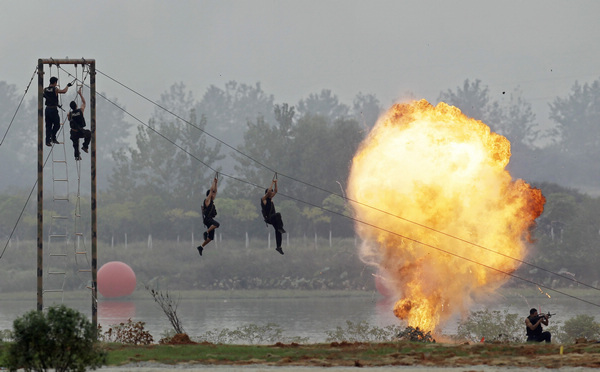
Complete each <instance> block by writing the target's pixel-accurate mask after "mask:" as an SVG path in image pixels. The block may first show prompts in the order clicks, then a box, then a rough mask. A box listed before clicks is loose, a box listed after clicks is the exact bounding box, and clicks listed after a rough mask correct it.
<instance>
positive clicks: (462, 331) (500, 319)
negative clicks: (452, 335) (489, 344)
mask: <svg viewBox="0 0 600 372" xmlns="http://www.w3.org/2000/svg"><path fill="white" fill-rule="evenodd" d="M524 319H525V318H524V317H519V315H518V314H509V313H508V311H507V310H504V311H503V312H502V313H501V312H500V311H498V310H493V311H489V310H488V309H485V310H480V311H475V312H471V313H470V315H469V317H468V318H467V319H466V320H464V321H462V322H460V324H459V325H458V331H457V336H458V337H460V338H463V339H466V340H469V341H479V340H481V339H482V338H485V340H486V341H501V342H519V341H525V334H526V331H525V320H524Z"/></svg>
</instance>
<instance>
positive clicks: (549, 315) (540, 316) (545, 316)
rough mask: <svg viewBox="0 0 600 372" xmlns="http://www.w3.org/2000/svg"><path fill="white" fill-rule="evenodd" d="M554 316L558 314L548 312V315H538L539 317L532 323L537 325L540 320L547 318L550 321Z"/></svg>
mask: <svg viewBox="0 0 600 372" xmlns="http://www.w3.org/2000/svg"><path fill="white" fill-rule="evenodd" d="M552 315H556V313H554V314H550V312H549V311H548V313H547V314H544V313H542V314H538V316H537V317H535V318H533V320H532V321H531V322H532V323H537V321H538V320H540V318H546V319H550V317H552Z"/></svg>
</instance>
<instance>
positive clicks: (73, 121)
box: [67, 87, 92, 160]
mask: <svg viewBox="0 0 600 372" xmlns="http://www.w3.org/2000/svg"><path fill="white" fill-rule="evenodd" d="M81 88H82V87H80V88H79V90H78V91H77V94H79V97H81V107H80V108H77V102H75V101H71V103H70V104H69V106H71V111H70V112H69V114H68V116H67V117H68V118H69V124H70V125H71V141H72V142H73V149H74V150H75V160H81V155H80V152H79V139H80V138H83V147H82V148H81V149H82V150H83V151H85V152H88V147H89V146H90V140H91V138H92V132H91V131H89V130H87V129H85V118H84V117H83V112H84V111H85V98H83V94H81Z"/></svg>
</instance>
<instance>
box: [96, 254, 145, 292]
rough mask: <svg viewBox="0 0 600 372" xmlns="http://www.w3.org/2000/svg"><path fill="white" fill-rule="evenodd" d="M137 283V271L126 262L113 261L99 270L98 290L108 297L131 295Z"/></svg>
mask: <svg viewBox="0 0 600 372" xmlns="http://www.w3.org/2000/svg"><path fill="white" fill-rule="evenodd" d="M136 283H137V282H136V279H135V273H134V272H133V270H132V269H131V267H129V265H127V264H126V263H123V262H120V261H111V262H107V263H105V264H104V265H102V267H101V268H100V270H98V292H100V294H101V295H102V296H104V297H106V298H115V297H123V296H129V295H130V294H132V293H133V291H134V290H135V286H136Z"/></svg>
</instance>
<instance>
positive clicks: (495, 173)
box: [347, 100, 545, 332]
mask: <svg viewBox="0 0 600 372" xmlns="http://www.w3.org/2000/svg"><path fill="white" fill-rule="evenodd" d="M509 158H510V142H509V141H508V140H507V139H506V138H505V137H503V136H501V135H499V134H496V133H492V132H490V128H489V127H488V126H487V125H485V124H484V123H482V122H481V121H478V120H475V119H472V118H469V117H467V116H465V115H464V114H463V113H462V112H461V111H460V110H459V109H458V108H456V107H453V106H449V105H447V104H445V103H443V102H442V103H439V104H438V105H437V106H435V107H434V106H432V105H431V104H429V103H428V102H427V101H426V100H421V101H413V102H411V103H405V104H396V105H394V106H392V107H391V108H390V110H389V111H388V112H387V113H386V114H384V115H383V116H382V117H380V119H379V120H378V122H377V124H376V125H375V127H374V128H373V130H372V131H371V132H370V134H369V135H368V137H367V138H366V139H365V140H364V141H363V143H362V144H361V146H360V148H359V149H358V151H357V153H356V155H355V156H354V159H353V162H352V169H351V172H350V177H349V183H348V190H347V191H348V197H349V198H350V199H351V200H354V201H356V202H357V203H353V206H352V207H353V210H354V213H355V218H356V219H357V223H356V230H357V233H358V234H359V236H360V237H361V239H362V241H363V243H362V245H361V247H360V255H361V259H362V260H363V261H365V262H367V263H370V264H373V265H376V266H377V267H378V270H379V275H380V276H381V277H383V278H384V280H385V284H386V286H387V287H388V288H389V289H391V290H392V291H393V292H394V294H395V296H396V298H398V301H397V302H396V304H395V305H394V314H395V315H396V316H397V317H398V318H400V319H403V320H405V321H406V322H407V323H408V326H412V327H415V328H416V327H419V328H420V329H421V330H424V331H431V332H434V331H436V329H437V328H438V327H439V326H440V325H441V324H443V323H444V321H446V320H448V318H449V317H450V316H451V315H452V314H454V313H457V312H461V313H462V312H465V311H466V310H468V308H469V305H470V303H471V302H472V300H473V299H474V298H476V297H477V296H478V295H482V294H486V293H491V292H493V291H495V290H496V289H498V288H499V287H500V286H501V285H502V284H504V283H505V282H506V281H507V280H508V278H509V276H508V275H506V273H512V272H514V271H515V270H516V269H517V268H518V266H519V261H518V260H522V259H523V258H524V257H525V253H526V248H527V245H526V243H527V241H528V240H529V228H530V227H531V226H532V225H533V224H534V220H535V219H536V218H537V217H538V216H539V215H540V214H541V213H542V211H543V208H544V203H545V198H544V196H543V195H542V193H541V191H540V190H539V189H535V188H532V187H531V186H530V185H528V184H527V183H525V182H524V181H523V180H515V181H513V180H512V177H511V175H510V174H509V172H508V171H507V170H505V167H506V166H507V164H508V162H509ZM440 232H443V233H444V234H441V233H440ZM457 238H459V239H457ZM469 243H474V244H476V245H473V244H469ZM432 247H435V248H432ZM482 247H484V248H482ZM446 252H450V253H452V254H449V253H446ZM496 252H498V253H501V254H498V253H496ZM506 256H508V257H506ZM511 258H516V259H517V260H515V259H511ZM490 267H491V268H494V269H496V270H494V269H490Z"/></svg>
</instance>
